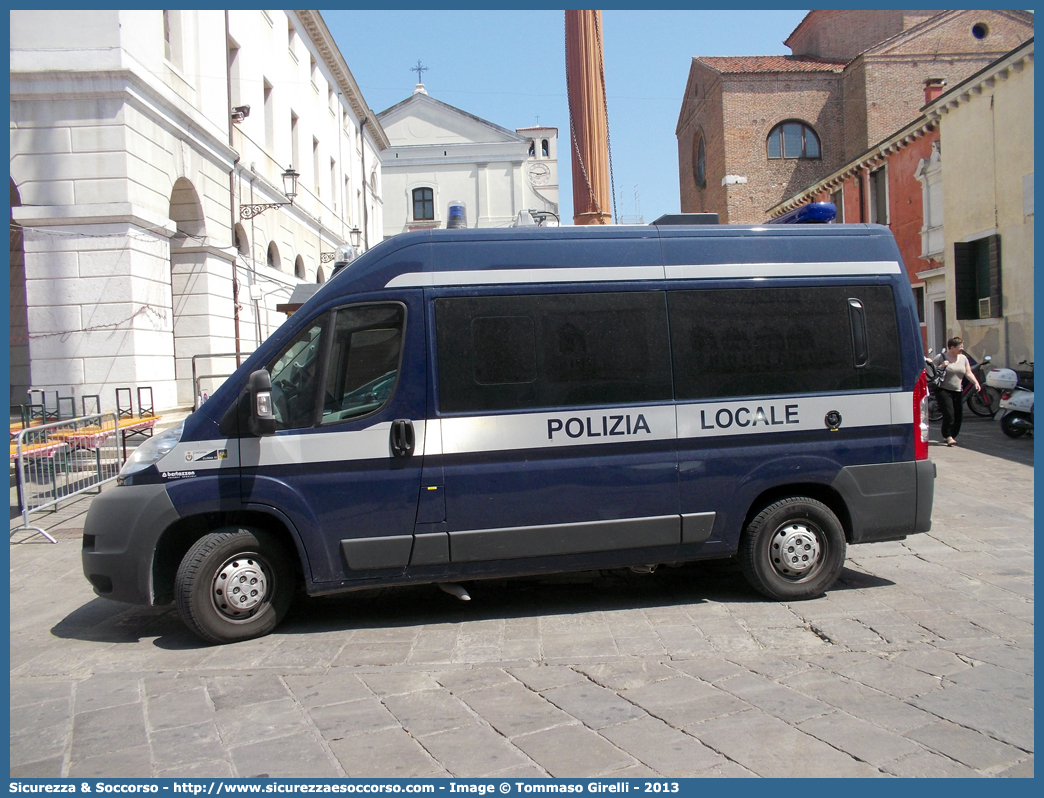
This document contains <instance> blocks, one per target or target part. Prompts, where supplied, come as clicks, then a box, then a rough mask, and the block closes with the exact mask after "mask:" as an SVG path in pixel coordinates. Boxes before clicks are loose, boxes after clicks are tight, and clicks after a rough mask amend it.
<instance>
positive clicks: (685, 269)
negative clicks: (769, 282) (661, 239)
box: [666, 260, 902, 280]
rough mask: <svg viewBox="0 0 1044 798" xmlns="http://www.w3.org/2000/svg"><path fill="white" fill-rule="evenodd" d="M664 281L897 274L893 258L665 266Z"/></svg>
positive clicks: (898, 269) (895, 262)
mask: <svg viewBox="0 0 1044 798" xmlns="http://www.w3.org/2000/svg"><path fill="white" fill-rule="evenodd" d="M666 271H667V279H668V280H720V279H741V278H744V277H746V278H751V277H854V276H859V275H868V274H901V273H902V268H901V267H900V266H899V262H898V261H894V260H868V261H830V262H827V263H708V264H694V265H691V266H682V265H679V266H667V267H666Z"/></svg>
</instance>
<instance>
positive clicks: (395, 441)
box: [391, 418, 416, 458]
mask: <svg viewBox="0 0 1044 798" xmlns="http://www.w3.org/2000/svg"><path fill="white" fill-rule="evenodd" d="M415 443H416V438H415V436H414V434H413V422H412V421H410V420H409V419H408V418H399V419H396V420H395V421H393V422H392V423H391V450H392V455H394V456H395V457H400V458H401V457H409V456H410V455H411V454H413V447H414V445H415Z"/></svg>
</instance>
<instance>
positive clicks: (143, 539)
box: [81, 485, 179, 604]
mask: <svg viewBox="0 0 1044 798" xmlns="http://www.w3.org/2000/svg"><path fill="white" fill-rule="evenodd" d="M178 517H179V516H178V512H177V510H175V509H174V505H173V504H172V503H171V501H170V497H169V496H168V495H167V489H166V486H164V485H120V486H118V487H115V488H110V489H109V490H107V491H105V492H104V493H102V494H101V495H99V496H98V497H96V498H95V499H94V501H93V502H91V508H90V510H88V511H87V520H86V522H85V523H84V526H83V550H82V552H81V559H82V561H83V575H84V576H86V577H87V580H88V581H89V582H90V583H91V586H92V587H93V588H94V592H95V593H96V594H97V595H99V596H101V597H103V598H107V599H112V600H113V601H125V602H127V603H128V604H152V603H154V602H153V590H152V562H153V558H154V557H155V554H156V543H157V541H158V540H159V537H160V535H162V534H163V531H164V530H165V529H166V528H167V527H169V526H170V525H171V524H173V523H174V522H175V521H177V520H178Z"/></svg>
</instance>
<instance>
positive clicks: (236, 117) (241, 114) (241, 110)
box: [232, 105, 250, 122]
mask: <svg viewBox="0 0 1044 798" xmlns="http://www.w3.org/2000/svg"><path fill="white" fill-rule="evenodd" d="M248 116H250V106H249V105H237V106H235V107H234V108H233V109H232V121H233V122H242V121H243V120H244V119H246V118H247V117H248Z"/></svg>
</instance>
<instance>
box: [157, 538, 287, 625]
mask: <svg viewBox="0 0 1044 798" xmlns="http://www.w3.org/2000/svg"><path fill="white" fill-rule="evenodd" d="M293 580H294V578H293V569H292V568H291V567H290V560H289V557H288V556H287V553H286V550H285V549H284V548H283V546H282V545H281V544H280V543H279V541H277V540H276V539H275V538H274V537H273V536H272V535H270V534H268V533H266V532H263V531H261V530H259V529H246V528H226V529H219V530H217V531H216V532H213V533H211V534H209V535H204V536H203V537H202V538H200V539H199V540H197V541H196V543H195V544H194V545H193V546H192V548H191V549H189V550H188V553H187V554H186V555H185V557H184V559H182V561H181V565H180V566H179V567H178V574H177V577H176V579H175V600H176V603H177V607H178V614H179V615H180V616H181V619H182V620H183V621H184V622H185V624H186V625H187V626H188V627H189V628H190V629H191V630H192V631H194V632H195V633H196V634H198V635H199V636H200V637H202V638H203V639H205V640H208V641H210V642H212V643H233V642H235V641H237V640H249V639H250V638H253V637H261V636H262V635H266V634H268V633H269V632H271V631H272V630H273V629H274V628H275V627H276V624H278V623H279V621H281V620H282V619H283V616H284V615H285V614H286V611H287V610H288V609H289V607H290V601H291V599H292V598H293V590H294V585H293Z"/></svg>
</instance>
